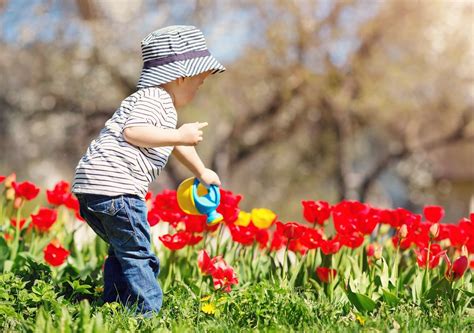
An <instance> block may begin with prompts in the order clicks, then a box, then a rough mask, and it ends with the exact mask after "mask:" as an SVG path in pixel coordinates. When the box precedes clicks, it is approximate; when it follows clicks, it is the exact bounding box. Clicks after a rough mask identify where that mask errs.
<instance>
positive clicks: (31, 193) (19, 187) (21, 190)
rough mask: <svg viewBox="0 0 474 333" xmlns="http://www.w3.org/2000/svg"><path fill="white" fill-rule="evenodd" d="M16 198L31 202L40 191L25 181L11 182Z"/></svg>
mask: <svg viewBox="0 0 474 333" xmlns="http://www.w3.org/2000/svg"><path fill="white" fill-rule="evenodd" d="M12 186H13V188H14V189H15V194H16V196H17V197H20V198H24V199H26V200H33V199H34V198H36V196H37V195H38V193H39V191H40V189H39V188H38V187H37V186H36V185H35V184H33V183H31V182H29V181H25V182H23V183H17V182H12Z"/></svg>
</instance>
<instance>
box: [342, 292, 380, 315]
mask: <svg viewBox="0 0 474 333" xmlns="http://www.w3.org/2000/svg"><path fill="white" fill-rule="evenodd" d="M347 298H349V301H350V302H351V303H352V305H354V306H355V307H356V309H357V310H359V311H360V312H371V311H373V310H374V309H375V308H376V306H377V304H376V303H375V302H374V301H373V300H372V299H371V298H369V297H367V296H366V295H363V294H360V293H354V292H352V290H351V287H350V286H348V290H347Z"/></svg>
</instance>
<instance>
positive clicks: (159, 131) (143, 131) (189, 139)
mask: <svg viewBox="0 0 474 333" xmlns="http://www.w3.org/2000/svg"><path fill="white" fill-rule="evenodd" d="M206 126H207V123H199V122H196V123H188V124H184V125H182V126H181V127H180V128H178V129H164V128H159V127H156V126H133V127H127V128H125V129H124V130H123V137H124V139H125V140H126V141H127V142H128V143H131V144H132V145H135V146H139V147H144V148H154V147H163V146H178V145H179V146H195V145H197V144H198V143H199V142H201V141H202V131H201V128H203V127H206Z"/></svg>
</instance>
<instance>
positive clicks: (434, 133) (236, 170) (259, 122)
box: [0, 0, 474, 221]
mask: <svg viewBox="0 0 474 333" xmlns="http://www.w3.org/2000/svg"><path fill="white" fill-rule="evenodd" d="M473 10H474V3H473V1H469V0H465V1H463V0H452V1H447V0H446V1H441V0H419V1H402V0H396V1H395V0H393V1H388V0H387V1H376V0H371V1H349V0H348V1H329V0H320V1H317V0H313V1H310V0H300V1H297V0H294V1H290V0H267V1H263V0H262V1H250V0H248V1H247V0H235V1H231V0H222V1H217V0H214V1H213V0H182V1H159V0H129V1H125V0H124V1H118V0H76V1H73V0H68V1H59V0H30V1H26V0H0V29H1V30H0V47H1V52H0V75H1V78H2V79H1V80H0V152H1V154H0V174H9V173H10V172H13V171H14V172H16V173H17V175H18V179H19V180H26V179H28V180H31V181H33V182H35V183H37V184H38V185H41V186H43V187H50V186H52V185H53V184H54V183H55V182H56V181H58V180H60V179H65V180H68V181H71V180H72V177H73V173H74V168H75V166H76V164H77V162H78V160H79V159H80V157H81V156H82V154H83V153H84V152H85V150H86V148H87V145H88V144H89V142H90V140H92V139H93V138H94V137H96V136H97V134H98V133H99V130H100V129H101V128H102V126H103V124H104V123H105V121H106V120H107V119H108V118H109V117H110V116H111V115H112V114H113V112H114V111H115V109H116V108H117V107H118V106H119V104H120V102H121V100H122V99H124V98H125V97H126V96H128V95H129V94H131V93H132V92H134V91H135V85H136V83H137V80H138V76H139V73H140V70H141V66H142V60H141V53H140V40H141V39H142V38H143V37H144V36H145V35H147V34H148V33H149V32H151V31H153V30H155V29H158V28H160V27H163V26H166V25H171V24H192V25H195V26H197V27H199V28H200V29H201V30H202V31H203V32H204V34H205V36H206V38H207V43H208V47H209V49H210V50H211V52H212V53H213V54H214V55H215V56H216V58H218V59H219V60H220V61H221V62H222V63H223V64H224V66H226V67H227V72H225V73H223V74H219V75H215V76H213V77H211V78H210V79H208V80H206V83H205V85H204V86H203V87H202V88H201V90H200V92H199V93H198V95H197V97H196V99H195V100H194V102H193V103H192V104H191V105H190V106H188V107H186V108H185V109H182V110H178V114H179V117H180V119H179V122H180V123H181V124H182V123H184V122H189V121H207V122H209V124H210V125H209V126H208V127H207V128H206V130H205V139H204V142H203V143H201V144H200V145H199V146H198V147H197V149H198V151H199V153H200V155H201V156H202V159H203V160H204V162H205V163H206V165H207V166H208V167H210V168H213V169H214V170H215V171H217V172H218V174H219V175H220V177H221V179H222V181H223V185H224V187H225V188H226V189H229V190H232V191H234V192H236V193H241V194H243V195H244V199H243V201H242V204H241V207H242V208H243V209H248V210H249V209H251V208H253V207H267V208H270V209H273V210H274V211H276V212H277V214H279V216H280V218H281V219H282V220H301V219H302V216H301V203H300V200H302V199H305V200H327V201H329V202H331V203H336V202H338V201H340V200H342V199H343V198H346V199H357V200H363V201H365V202H368V203H371V204H374V205H376V206H379V207H405V208H408V209H411V210H413V211H415V212H420V211H421V208H422V207H423V205H428V204H441V205H443V206H444V207H445V208H446V212H447V218H446V220H448V221H449V220H452V221H455V220H457V219H459V218H461V217H463V216H466V215H467V214H468V213H469V212H470V211H473V210H474V108H473V106H474V86H473V82H474V81H473V79H474V23H473V22H474V20H473V19H474V12H473ZM165 170H166V171H165V172H163V173H162V175H161V176H160V177H159V179H158V180H157V181H156V182H155V183H154V184H152V187H151V189H152V190H153V191H154V192H155V193H156V192H157V191H161V190H162V189H164V188H175V187H176V186H177V184H179V183H180V181H181V180H183V179H184V178H186V177H189V176H190V174H189V172H188V171H186V170H185V169H183V168H182V167H181V166H180V165H178V164H177V161H176V160H175V159H173V158H171V159H170V161H169V164H168V166H167V168H166V169H165Z"/></svg>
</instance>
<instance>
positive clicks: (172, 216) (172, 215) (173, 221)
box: [154, 208, 184, 228]
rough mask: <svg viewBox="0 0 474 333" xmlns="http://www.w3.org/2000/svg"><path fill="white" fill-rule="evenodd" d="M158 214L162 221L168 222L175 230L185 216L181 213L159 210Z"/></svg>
mask: <svg viewBox="0 0 474 333" xmlns="http://www.w3.org/2000/svg"><path fill="white" fill-rule="evenodd" d="M154 209H155V208H154ZM157 214H158V215H159V216H160V218H161V220H162V221H165V222H168V223H169V224H170V225H171V226H172V227H173V228H176V226H177V225H178V223H179V222H181V221H182V220H183V216H184V214H182V213H180V212H179V211H172V210H157Z"/></svg>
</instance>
